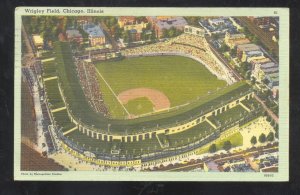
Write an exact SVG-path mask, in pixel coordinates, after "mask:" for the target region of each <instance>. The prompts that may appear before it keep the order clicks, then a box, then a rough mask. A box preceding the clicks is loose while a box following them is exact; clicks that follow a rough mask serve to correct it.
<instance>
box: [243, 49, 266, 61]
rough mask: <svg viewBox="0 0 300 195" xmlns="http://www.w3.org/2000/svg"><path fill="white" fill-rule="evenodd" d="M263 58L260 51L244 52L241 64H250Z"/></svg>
mask: <svg viewBox="0 0 300 195" xmlns="http://www.w3.org/2000/svg"><path fill="white" fill-rule="evenodd" d="M263 56H264V53H263V52H262V51H261V50H254V51H244V52H243V55H242V59H241V61H242V62H250V61H251V60H253V59H256V58H258V59H259V58H261V57H263Z"/></svg>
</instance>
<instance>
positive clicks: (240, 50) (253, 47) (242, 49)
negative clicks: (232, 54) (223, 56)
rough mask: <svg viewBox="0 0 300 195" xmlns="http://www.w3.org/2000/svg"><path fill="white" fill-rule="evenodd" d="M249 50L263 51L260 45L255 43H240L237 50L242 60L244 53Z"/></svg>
mask: <svg viewBox="0 0 300 195" xmlns="http://www.w3.org/2000/svg"><path fill="white" fill-rule="evenodd" d="M249 51H261V49H260V47H259V46H258V45H256V44H253V43H249V44H243V45H238V46H237V50H236V52H237V53H236V54H237V57H238V58H239V59H240V60H241V59H242V57H243V53H244V52H249Z"/></svg>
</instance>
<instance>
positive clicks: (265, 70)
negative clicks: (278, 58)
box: [252, 61, 279, 88]
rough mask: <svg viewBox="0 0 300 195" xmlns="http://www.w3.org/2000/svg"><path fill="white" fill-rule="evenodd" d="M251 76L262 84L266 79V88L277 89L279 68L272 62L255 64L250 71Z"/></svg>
mask: <svg viewBox="0 0 300 195" xmlns="http://www.w3.org/2000/svg"><path fill="white" fill-rule="evenodd" d="M252 76H253V77H255V78H256V80H257V81H258V82H262V81H263V80H265V79H267V80H268V81H269V82H268V84H267V85H268V87H270V88H273V87H278V85H279V66H278V64H276V63H274V62H271V61H270V62H265V63H258V64H255V68H254V70H253V71H252Z"/></svg>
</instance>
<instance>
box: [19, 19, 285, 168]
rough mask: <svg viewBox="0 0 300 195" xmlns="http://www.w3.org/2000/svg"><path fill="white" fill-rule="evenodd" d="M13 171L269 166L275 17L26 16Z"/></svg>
mask: <svg viewBox="0 0 300 195" xmlns="http://www.w3.org/2000/svg"><path fill="white" fill-rule="evenodd" d="M20 31H21V32H20V35H21V40H22V41H21V46H22V47H21V50H22V52H21V55H22V56H21V64H22V67H21V69H22V70H21V75H22V76H21V81H20V82H21V83H20V85H21V104H20V105H21V149H20V151H21V152H20V153H21V160H20V161H21V162H20V170H21V171H100V172H101V171H124V172H130V171H134V172H164V171H167V172H274V173H276V172H278V160H279V149H278V147H279V132H278V129H279V125H278V121H279V118H278V110H279V45H278V42H279V38H280V37H279V17H275V16H270V17H267V16H263V17H258V16H249V17H247V16H240V17H236V16H232V17H229V16H226V17H225V16H215V17H212V16H207V17H205V16H126V15H124V16H83V15H78V16H67V15H51V16H50V15H49V16H44V15H41V16H39V15H27V16H22V21H21V29H20Z"/></svg>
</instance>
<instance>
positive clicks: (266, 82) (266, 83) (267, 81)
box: [262, 78, 270, 85]
mask: <svg viewBox="0 0 300 195" xmlns="http://www.w3.org/2000/svg"><path fill="white" fill-rule="evenodd" d="M262 82H263V83H264V84H265V85H269V83H270V81H269V79H267V78H265V79H264V80H263V81H262Z"/></svg>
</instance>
